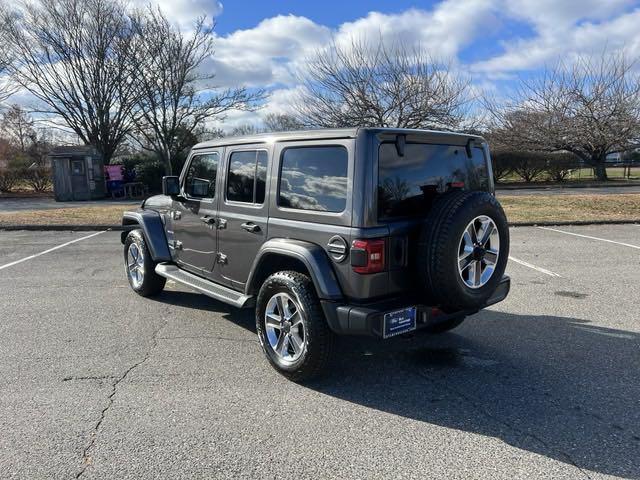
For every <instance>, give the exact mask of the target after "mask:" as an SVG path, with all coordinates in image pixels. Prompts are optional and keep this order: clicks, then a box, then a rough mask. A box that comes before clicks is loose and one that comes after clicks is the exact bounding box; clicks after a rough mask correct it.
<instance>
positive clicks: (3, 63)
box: [0, 4, 15, 103]
mask: <svg viewBox="0 0 640 480" xmlns="http://www.w3.org/2000/svg"><path fill="white" fill-rule="evenodd" d="M12 16H13V15H11V14H9V12H7V11H6V9H5V7H4V6H3V5H1V4H0V103H2V102H4V101H5V100H6V99H7V98H9V97H10V96H11V94H12V93H13V92H14V87H15V86H14V85H13V83H12V82H11V79H10V77H9V73H8V69H9V66H10V65H11V63H12V62H13V55H12V54H11V50H10V49H9V48H8V47H7V41H6V38H5V36H6V34H7V29H6V23H5V21H6V20H9V19H10V18H12Z"/></svg>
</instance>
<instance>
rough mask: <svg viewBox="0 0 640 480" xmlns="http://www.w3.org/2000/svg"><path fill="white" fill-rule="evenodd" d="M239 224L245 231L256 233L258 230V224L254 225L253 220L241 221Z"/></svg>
mask: <svg viewBox="0 0 640 480" xmlns="http://www.w3.org/2000/svg"><path fill="white" fill-rule="evenodd" d="M240 226H241V227H242V228H244V229H245V230H246V231H247V232H251V233H257V232H259V231H260V225H256V224H255V223H253V222H247V223H243V224H241V225H240Z"/></svg>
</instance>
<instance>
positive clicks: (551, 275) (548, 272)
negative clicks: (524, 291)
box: [509, 255, 562, 277]
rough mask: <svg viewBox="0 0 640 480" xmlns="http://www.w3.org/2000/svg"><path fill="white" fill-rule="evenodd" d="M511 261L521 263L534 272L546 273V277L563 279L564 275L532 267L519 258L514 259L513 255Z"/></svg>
mask: <svg viewBox="0 0 640 480" xmlns="http://www.w3.org/2000/svg"><path fill="white" fill-rule="evenodd" d="M509 260H511V261H512V262H516V263H519V264H520V265H523V266H525V267H529V268H532V269H534V270H537V271H538V272H540V273H544V274H545V275H549V276H550V277H562V275H559V274H557V273H555V272H552V271H551V270H547V269H546V268H542V267H536V266H535V265H532V264H530V263H529V262H525V261H524V260H520V259H519V258H515V257H512V256H511V255H509Z"/></svg>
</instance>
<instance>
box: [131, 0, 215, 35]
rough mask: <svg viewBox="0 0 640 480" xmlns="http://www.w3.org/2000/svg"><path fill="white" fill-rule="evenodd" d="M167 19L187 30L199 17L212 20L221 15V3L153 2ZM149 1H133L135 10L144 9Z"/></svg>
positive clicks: (210, 0)
mask: <svg viewBox="0 0 640 480" xmlns="http://www.w3.org/2000/svg"><path fill="white" fill-rule="evenodd" d="M154 3H155V4H157V5H158V6H159V7H160V9H161V10H162V11H163V12H164V13H165V15H166V16H167V18H168V19H169V20H171V21H172V22H175V23H176V24H177V25H179V26H180V28H182V29H184V30H185V31H186V30H189V28H190V27H191V26H192V25H193V22H194V21H195V20H196V19H197V18H198V17H201V16H205V17H207V19H209V20H212V19H214V18H216V17H218V16H220V15H221V14H222V11H223V7H222V3H221V2H220V1H218V0H155V1H154ZM148 4H149V0H133V5H134V6H135V7H137V8H145V7H146V6H147V5H148Z"/></svg>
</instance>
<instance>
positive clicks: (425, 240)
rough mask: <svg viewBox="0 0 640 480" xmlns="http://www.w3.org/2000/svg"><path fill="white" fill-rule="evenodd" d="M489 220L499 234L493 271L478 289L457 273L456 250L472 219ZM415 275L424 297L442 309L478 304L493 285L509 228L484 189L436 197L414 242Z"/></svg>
mask: <svg viewBox="0 0 640 480" xmlns="http://www.w3.org/2000/svg"><path fill="white" fill-rule="evenodd" d="M481 215H485V216H488V217H489V218H491V219H492V220H493V222H494V223H495V225H496V228H497V230H498V234H499V237H500V252H499V255H498V261H497V263H496V266H495V269H494V272H493V274H492V276H491V278H490V279H489V280H488V281H487V283H486V284H484V285H483V286H481V287H479V288H475V289H473V288H470V287H469V286H467V285H466V284H465V283H464V282H463V280H462V278H460V275H459V272H458V249H459V246H460V239H461V236H462V233H463V232H464V229H465V228H466V227H467V225H468V224H469V222H471V221H472V220H473V219H474V218H476V217H478V216H481ZM418 252H419V254H418V261H417V266H418V275H419V277H420V279H421V282H422V285H423V287H424V293H425V295H426V296H427V299H428V300H429V301H430V302H432V303H433V304H435V305H439V306H441V307H442V308H443V310H445V311H458V310H470V309H477V308H480V307H482V306H483V305H484V304H485V303H486V302H487V300H488V299H489V298H490V297H491V295H492V294H493V292H494V291H495V289H496V288H497V286H498V284H499V283H500V280H501V278H502V275H503V274H504V270H505V267H506V264H507V258H508V256H509V228H508V225H507V219H506V216H505V214H504V211H503V209H502V206H501V205H500V203H499V202H498V200H496V198H495V197H494V196H493V195H491V194H490V193H487V192H480V191H475V192H462V191H457V192H452V193H450V194H447V195H443V196H442V197H441V198H439V199H438V200H436V202H435V203H434V205H433V208H432V210H431V212H430V214H429V216H428V218H427V220H426V222H425V225H424V226H423V229H422V232H421V234H420V240H419V245H418Z"/></svg>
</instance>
